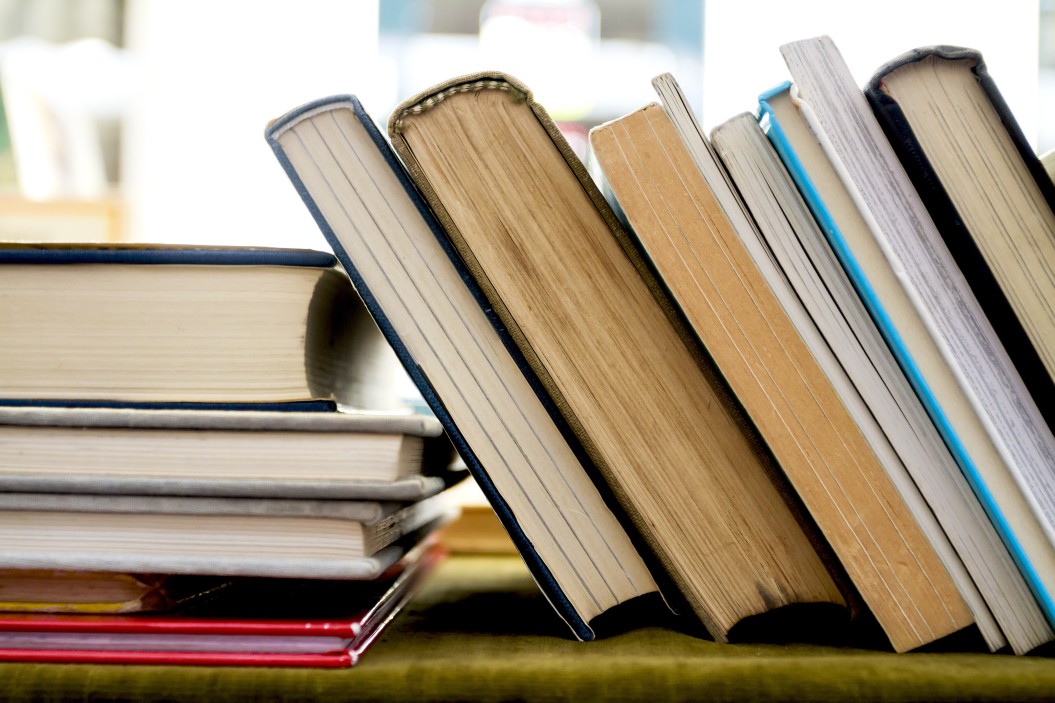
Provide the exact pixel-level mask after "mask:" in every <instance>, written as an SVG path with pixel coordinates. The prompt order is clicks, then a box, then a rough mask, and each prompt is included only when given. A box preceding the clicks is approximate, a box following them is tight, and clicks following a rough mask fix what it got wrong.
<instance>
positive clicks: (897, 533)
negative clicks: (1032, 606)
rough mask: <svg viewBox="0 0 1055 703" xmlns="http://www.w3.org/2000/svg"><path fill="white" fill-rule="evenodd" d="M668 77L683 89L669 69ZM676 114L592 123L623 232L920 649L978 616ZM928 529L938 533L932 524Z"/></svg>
mask: <svg viewBox="0 0 1055 703" xmlns="http://www.w3.org/2000/svg"><path fill="white" fill-rule="evenodd" d="M663 79H665V80H666V81H667V82H668V84H672V86H673V87H674V89H675V90H676V89H677V86H676V83H673V78H672V77H670V76H669V75H667V76H664V77H663ZM678 102H679V103H683V102H684V101H683V100H678ZM677 114H678V115H679V116H680V118H681V119H682V120H684V121H682V122H681V123H680V128H679V127H678V126H676V125H675V119H678V117H675V116H674V113H672V112H670V113H669V112H668V109H667V108H665V107H664V106H663V105H660V104H658V103H655V102H653V103H649V104H647V105H645V106H644V107H641V108H639V109H637V110H634V111H633V112H631V113H629V114H627V115H625V116H623V117H620V118H617V119H615V120H612V121H610V122H607V123H605V124H603V125H600V126H598V127H594V128H593V129H592V130H591V131H590V147H591V149H592V153H593V155H594V158H595V159H596V161H597V163H598V165H599V167H600V169H601V171H602V172H603V175H604V179H605V185H606V190H607V192H608V193H609V197H610V199H611V201H612V202H613V203H614V204H616V205H617V207H618V211H619V212H621V213H622V216H623V217H624V218H625V221H626V227H627V232H628V233H630V235H631V236H633V237H634V238H635V239H636V241H637V243H638V245H639V246H640V248H641V251H642V254H643V256H646V257H648V261H649V262H650V263H651V265H652V266H653V267H655V270H656V272H657V275H658V276H659V277H660V279H661V280H662V281H663V282H664V283H665V285H666V286H667V288H668V289H669V291H670V295H671V298H672V299H673V301H674V303H675V304H676V305H677V306H678V307H679V309H680V310H681V311H682V313H683V314H684V316H685V318H686V320H687V321H688V323H689V324H690V325H691V327H692V330H693V331H694V332H695V334H696V335H697V336H698V337H699V338H700V340H701V342H702V344H703V346H704V347H705V348H706V349H707V351H708V353H709V354H710V356H711V358H712V359H713V360H714V363H715V366H716V367H717V368H718V369H719V370H720V371H721V373H722V376H723V377H724V378H725V379H726V381H727V383H728V384H729V387H730V389H731V391H732V393H734V394H735V395H736V397H737V399H738V400H739V401H740V403H741V405H742V406H743V408H744V411H745V412H746V413H747V415H748V416H749V417H750V418H751V420H752V421H753V422H754V424H755V426H756V427H757V428H758V431H759V434H760V435H761V438H762V440H763V441H765V442H766V444H767V445H768V446H769V448H770V450H771V451H772V452H773V456H774V458H775V459H776V461H777V463H778V464H779V465H780V467H781V469H782V470H783V471H784V473H785V474H786V475H787V477H788V480H789V482H790V484H791V485H792V487H793V488H794V489H795V490H796V491H797V493H798V495H799V496H800V497H801V499H802V502H803V504H804V505H805V507H806V509H807V510H808V511H809V513H810V515H811V516H812V518H813V520H814V521H815V522H816V523H817V526H818V527H819V528H820V531H821V533H822V534H823V535H824V537H825V539H826V540H827V542H828V544H829V545H831V548H832V551H833V552H834V553H835V555H836V557H838V559H839V561H840V562H841V563H842V565H843V567H844V568H845V569H846V572H847V575H848V576H849V578H850V580H851V581H852V582H853V584H854V586H855V587H856V589H857V591H858V592H859V593H860V594H861V597H862V599H863V600H864V602H865V603H866V604H867V605H868V607H869V609H870V610H871V612H872V614H873V615H874V616H875V618H876V619H877V620H878V622H879V624H880V625H881V626H882V628H883V630H884V632H885V633H886V635H887V637H888V638H889V639H890V642H891V645H892V646H893V648H894V649H895V650H896V651H907V650H910V649H916V648H918V647H921V646H923V645H925V644H929V643H931V642H934V641H936V640H938V639H940V638H942V637H945V636H947V635H950V634H952V633H954V632H957V631H959V630H962V629H963V628H965V627H967V626H969V625H971V624H973V623H974V622H975V618H974V616H973V615H972V613H971V610H970V609H969V608H968V606H967V603H966V602H965V600H964V598H963V596H962V595H961V594H960V589H959V588H958V587H957V585H956V583H955V582H954V581H953V579H952V578H951V576H950V574H949V572H948V570H947V569H946V567H945V565H944V564H943V563H942V560H941V559H940V558H939V557H938V554H937V552H936V551H935V546H934V545H933V544H932V539H931V538H930V537H928V535H927V534H925V533H924V532H923V530H922V529H921V528H920V525H919V523H918V522H917V521H916V518H915V516H914V514H913V511H911V510H910V509H909V508H908V506H907V505H906V501H905V499H904V498H903V497H902V493H903V492H904V491H903V490H899V488H902V489H904V488H905V486H904V484H906V483H909V484H910V481H908V479H907V477H905V480H903V481H901V484H900V485H899V484H898V483H895V480H894V479H893V477H892V476H891V475H890V474H888V471H893V470H894V466H893V464H894V463H895V462H894V461H893V460H891V461H885V459H887V458H888V457H887V456H882V457H881V456H880V455H879V454H878V452H877V448H876V446H875V444H874V443H873V442H872V441H871V438H870V437H868V436H866V434H865V432H864V431H863V428H862V427H861V426H859V424H858V422H857V420H858V419H861V418H864V417H865V416H867V413H868V411H867V409H861V410H860V412H853V411H851V410H850V409H849V407H848V401H852V400H855V399H853V398H851V397H850V396H851V395H852V393H853V389H852V386H851V384H850V383H849V381H848V380H846V379H845V374H844V373H843V371H842V369H841V368H840V367H839V361H838V360H837V359H836V358H835V357H834V355H833V354H832V353H831V351H830V349H827V348H826V347H825V346H824V342H823V339H822V338H821V336H820V333H819V332H818V331H817V329H816V327H815V325H814V324H813V322H812V321H811V320H810V318H809V316H808V314H807V313H806V311H805V309H804V308H803V306H802V304H801V303H800V302H799V301H798V300H797V299H796V298H795V297H794V292H793V291H792V290H791V288H790V286H789V285H788V284H787V282H786V281H785V280H783V279H782V277H781V274H780V269H779V267H778V266H777V264H776V263H775V262H774V261H773V259H772V256H771V255H770V254H769V253H768V252H766V251H765V250H764V248H763V246H762V242H761V239H760V237H759V235H758V233H757V231H756V229H755V226H754V224H753V223H752V221H751V220H750V219H748V216H747V215H746V214H745V212H744V210H743V206H742V205H741V203H740V201H739V199H738V196H737V194H736V192H735V191H734V190H733V189H732V188H731V187H730V186H729V185H728V183H727V181H726V176H725V172H724V170H723V168H724V167H723V166H722V164H721V162H720V161H719V160H718V158H717V156H716V155H715V154H714V152H713V150H712V149H711V146H710V144H709V143H708V141H707V139H706V137H705V136H704V135H703V134H702V133H701V132H700V130H699V126H698V124H697V123H696V122H695V119H694V118H692V117H691V116H689V115H687V114H686V113H677ZM856 402H857V403H860V399H859V397H858V398H857V399H856ZM873 434H878V431H876V432H875V433H873ZM901 470H902V471H903V468H901ZM932 536H933V537H937V536H941V537H942V539H944V535H940V530H939V529H937V527H936V526H935V529H934V530H932ZM950 551H951V550H950ZM905 554H910V555H912V558H911V559H905V558H903V555H905ZM971 588H972V589H973V585H971ZM982 607H983V608H984V605H983V606H982Z"/></svg>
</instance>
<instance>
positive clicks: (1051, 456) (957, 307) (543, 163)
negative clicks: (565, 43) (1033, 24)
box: [266, 37, 1055, 653]
mask: <svg viewBox="0 0 1055 703" xmlns="http://www.w3.org/2000/svg"><path fill="white" fill-rule="evenodd" d="M782 53H783V55H784V57H785V59H786V62H787V64H788V67H789V69H790V71H791V75H792V77H793V79H794V83H788V84H786V85H783V86H781V87H780V88H778V89H776V90H773V91H770V92H768V93H766V94H765V95H764V96H763V98H762V101H761V104H760V106H759V109H758V111H757V112H756V113H750V114H744V115H741V116H738V117H734V118H732V119H730V120H729V121H728V122H726V123H724V124H722V125H720V126H719V127H718V128H716V129H715V130H713V131H712V132H711V133H710V134H709V135H708V134H707V133H706V132H705V131H704V130H703V129H702V128H701V127H700V125H699V124H698V122H697V121H696V118H695V116H694V115H693V113H692V111H691V109H690V108H689V106H688V104H687V103H686V101H685V99H684V97H683V96H682V94H681V92H680V90H679V88H678V85H677V83H676V81H675V80H674V78H673V77H672V76H669V75H664V76H660V77H658V78H657V79H656V80H655V81H654V87H655V89H656V91H657V94H658V97H659V101H658V102H656V103H651V104H649V105H646V106H643V107H642V108H641V109H639V110H636V111H634V112H632V113H630V114H628V115H626V116H624V117H622V118H620V119H617V120H614V121H612V122H610V123H608V124H605V125H601V126H599V127H597V128H595V129H594V130H593V131H592V132H591V134H590V147H591V151H590V163H591V167H592V168H591V170H588V169H587V167H586V166H585V165H584V164H583V163H582V162H581V161H580V159H579V158H578V156H577V155H576V154H575V153H574V152H573V151H572V149H571V148H570V147H569V144H568V142H567V141H566V140H565V139H564V137H563V136H562V135H561V133H560V131H559V130H558V128H557V127H556V125H555V124H554V123H553V121H552V120H551V119H550V117H549V116H548V114H547V113H546V111H545V109H544V108H543V106H541V105H539V104H538V103H537V102H535V101H534V100H533V98H532V95H531V92H530V90H529V89H528V87H527V86H525V85H523V84H522V83H520V82H519V81H517V80H516V79H515V78H513V77H510V76H508V75H505V74H502V73H499V72H485V73H478V74H474V75H469V76H463V77H458V78H455V79H452V80H450V81H448V82H446V83H443V84H441V85H437V86H435V87H433V88H430V89H428V90H426V91H424V92H422V93H420V94H419V95H416V96H414V97H412V98H410V99H409V100H407V101H405V102H404V103H403V104H401V105H400V106H398V107H397V108H396V109H395V111H394V112H393V113H392V115H391V116H390V118H389V120H388V135H387V138H386V136H385V135H384V134H382V132H381V131H380V129H378V127H377V126H376V125H375V124H374V122H373V121H372V119H371V118H370V116H369V115H367V114H366V113H365V112H364V110H363V108H362V106H361V105H360V104H359V102H358V101H357V100H356V98H355V97H353V96H336V97H331V98H323V99H320V100H318V101H315V102H312V103H310V104H306V105H304V106H301V107H299V108H297V109H295V110H293V111H291V112H289V113H288V114H286V115H285V116H283V117H281V118H280V119H278V120H276V121H274V122H273V123H272V124H270V125H269V126H268V128H267V131H266V138H267V140H268V142H269V143H270V145H271V147H272V149H273V150H274V152H275V154H276V156H277V157H278V160H279V162H280V164H281V165H282V167H283V168H284V169H285V171H286V172H287V174H288V175H289V177H290V179H291V180H292V182H293V184H294V186H295V188H296V190H297V191H298V193H299V194H300V196H301V198H302V199H303V201H304V202H305V204H306V206H307V207H308V209H309V210H310V211H311V213H312V214H313V215H314V217H315V219H316V221H317V222H318V224H319V226H320V228H321V230H322V232H323V234H324V235H325V236H326V237H327V239H328V241H329V242H330V244H331V245H332V246H333V249H334V251H335V252H336V254H337V257H338V259H339V260H340V262H341V264H342V265H343V266H344V268H345V270H346V271H347V272H348V274H349V276H350V277H351V279H352V280H353V282H354V284H355V286H356V288H357V290H358V291H359V292H360V293H361V294H362V296H363V299H364V301H365V302H366V305H367V308H368V309H369V311H370V313H371V314H372V315H373V317H374V319H375V320H376V321H377V322H378V325H379V326H380V328H381V329H382V331H383V332H384V334H385V336H386V338H387V340H388V342H389V343H390V344H391V346H392V348H393V349H394V350H395V351H396V353H397V355H398V356H399V358H400V359H401V360H402V361H403V363H404V365H405V367H406V368H407V370H408V372H409V373H410V374H411V376H412V377H413V379H414V380H415V381H416V383H417V384H418V386H419V388H420V389H421V390H422V393H423V395H424V397H425V399H426V400H427V402H428V403H429V405H430V406H431V408H432V409H433V411H434V412H435V414H436V416H437V417H438V418H439V419H440V421H441V422H442V423H443V424H444V426H445V427H446V429H447V432H448V434H449V435H450V436H451V438H452V439H453V441H454V443H455V445H456V447H457V448H458V450H459V452H460V453H461V455H462V457H463V458H464V459H465V462H466V464H467V465H468V467H469V469H470V470H471V471H472V473H473V474H474V475H475V477H476V479H477V481H478V483H479V484H480V486H481V487H482V488H483V489H484V491H485V493H486V494H487V495H488V497H489V499H490V500H491V502H492V505H493V507H494V509H495V511H496V513H497V514H498V516H499V518H500V519H501V520H502V522H503V524H504V525H505V526H506V528H507V530H508V532H509V533H510V536H511V537H512V539H513V541H514V543H515V544H516V545H517V547H518V549H519V550H520V552H521V554H522V555H523V557H524V559H525V560H526V562H527V564H528V566H529V568H530V569H531V570H532V573H533V575H534V577H535V579H536V581H537V582H538V583H539V585H540V587H541V588H542V589H543V591H544V592H545V593H546V595H547V597H548V598H549V600H550V601H551V602H552V603H553V604H554V606H555V607H556V609H557V610H558V612H559V613H560V614H561V616H562V617H563V618H564V619H565V620H566V621H567V622H568V624H569V626H570V627H571V629H572V631H573V632H574V633H575V635H576V636H578V637H579V638H581V639H591V638H593V637H594V636H595V632H594V621H595V619H596V618H597V617H598V616H600V615H602V614H604V613H607V612H609V611H611V610H613V609H614V608H615V607H616V606H617V605H619V604H621V603H624V602H626V601H629V600H632V599H636V598H637V597H639V596H646V595H648V594H654V593H657V592H658V593H662V594H663V595H664V596H665V597H666V600H667V602H668V603H670V604H672V605H673V606H674V607H675V608H677V609H679V610H682V611H684V612H685V613H686V614H691V615H692V616H693V617H695V618H696V619H698V621H699V622H700V623H701V624H702V626H703V627H704V628H705V629H706V630H707V632H708V633H709V634H710V636H712V637H714V638H715V639H716V640H719V641H728V640H730V639H736V638H737V637H738V634H739V633H743V632H751V633H758V632H759V631H760V630H759V628H758V627H753V626H752V627H744V626H745V625H747V624H757V623H758V622H760V621H759V619H758V618H757V617H755V616H763V620H762V621H761V622H765V620H764V618H765V616H766V614H773V615H776V614H777V613H780V612H786V611H788V610H789V609H791V606H796V607H798V608H803V607H805V608H807V609H808V611H809V612H811V613H813V614H814V615H816V616H817V617H820V614H822V613H823V614H833V613H834V614H835V617H836V618H839V617H844V616H847V615H848V616H849V617H850V618H852V619H853V620H854V621H859V622H866V621H872V622H874V623H875V624H877V625H878V626H879V628H880V629H881V631H882V632H883V633H884V635H885V637H886V639H887V640H888V646H889V647H890V648H892V649H894V650H896V651H899V652H901V651H908V650H913V649H917V648H919V647H923V646H925V645H933V644H934V643H939V642H940V641H942V640H944V639H945V638H948V637H950V636H953V635H955V634H957V633H959V634H961V635H962V634H964V633H965V632H967V631H969V630H972V629H973V631H974V633H975V635H976V636H977V638H978V640H979V641H980V642H984V646H986V647H987V648H988V649H990V650H993V651H996V650H1002V649H1005V648H1009V649H1010V650H1011V651H1014V652H1015V653H1025V652H1029V651H1032V650H1034V649H1036V648H1037V647H1039V646H1040V645H1042V644H1045V643H1047V642H1050V641H1052V640H1053V639H1055V631H1053V629H1052V628H1053V625H1055V607H1053V601H1052V593H1055V509H1053V508H1052V496H1055V485H1053V484H1055V439H1053V436H1052V431H1051V424H1050V422H1051V419H1052V411H1051V404H1052V402H1053V401H1052V399H1053V398H1055V394H1052V393H1051V390H1052V375H1051V372H1052V370H1053V369H1055V363H1053V362H1052V354H1051V349H1050V347H1051V345H1052V344H1053V343H1055V315H1053V314H1052V310H1051V307H1050V301H1052V300H1055V290H1053V285H1055V277H1053V276H1052V273H1051V272H1052V270H1053V269H1055V251H1053V248H1055V238H1053V237H1055V214H1053V210H1052V206H1053V205H1055V188H1053V186H1052V184H1051V181H1050V180H1048V178H1047V176H1046V175H1045V174H1044V171H1043V168H1042V166H1041V165H1040V163H1039V161H1038V159H1037V158H1036V156H1035V155H1034V154H1033V153H1032V152H1031V151H1030V150H1029V147H1028V145H1027V142H1026V140H1025V139H1024V137H1023V136H1022V134H1021V131H1020V130H1019V129H1018V128H1017V126H1016V125H1015V123H1014V119H1013V117H1012V116H1011V113H1010V111H1009V110H1008V109H1007V107H1006V105H1005V104H1004V103H1003V101H1002V100H1001V99H1000V96H999V92H998V91H997V89H996V87H995V85H994V83H993V81H992V79H991V78H990V77H989V76H988V75H987V73H986V71H985V67H984V64H983V63H982V61H981V57H980V56H978V55H977V53H975V52H970V51H965V50H957V49H951V48H948V47H937V48H934V49H928V50H921V51H917V52H913V53H911V54H910V55H907V56H904V57H899V58H898V59H897V60H895V61H894V62H893V63H891V64H890V65H889V66H885V67H883V68H882V69H881V71H880V73H879V74H878V75H877V77H876V78H875V80H873V82H872V83H870V84H869V86H868V88H867V90H866V91H863V90H862V89H860V88H859V87H857V85H856V84H855V83H854V81H853V79H852V76H851V75H850V73H849V71H848V69H847V68H846V66H845V64H844V63H843V60H842V58H841V56H840V55H839V53H838V51H837V50H836V48H835V47H834V45H833V43H832V42H831V41H830V40H829V39H828V38H825V37H822V38H817V39H810V40H805V41H802V42H796V43H792V44H789V45H787V46H785V47H782ZM866 614H868V615H867V616H866ZM811 617H812V616H811ZM775 620H776V618H774V621H775ZM814 622H815V623H816V622H817V621H814ZM937 646H940V644H939V645H937Z"/></svg>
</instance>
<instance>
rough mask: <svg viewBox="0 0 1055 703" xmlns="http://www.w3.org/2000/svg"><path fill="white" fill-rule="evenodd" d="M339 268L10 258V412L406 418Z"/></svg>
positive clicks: (303, 263)
mask: <svg viewBox="0 0 1055 703" xmlns="http://www.w3.org/2000/svg"><path fill="white" fill-rule="evenodd" d="M336 264H337V261H336V259H334V257H333V255H332V254H329V253H326V252H319V251H310V250H299V249H263V248H253V247H242V248H234V247H204V246H168V245H150V244H119V245H118V244H100V245H61V244H5V245H2V246H0V301H3V304H2V305H0V329H3V330H4V334H3V336H2V337H0V403H3V404H22V405H26V404H54V405H63V404H86V405H122V404H124V405H147V406H149V405H159V404H160V405H171V404H189V405H194V406H202V405H205V406H209V405H217V404H219V405H224V404H236V405H242V404H279V403H295V402H302V403H303V402H314V405H311V406H309V408H313V407H320V406H321V407H325V408H328V409H332V408H333V407H334V406H335V405H342V406H347V407H354V408H369V409H373V410H388V411H393V410H397V409H399V407H400V405H401V399H400V398H399V394H398V389H397V388H398V382H399V378H400V375H399V374H401V373H402V372H401V371H400V369H399V366H398V363H397V362H396V359H395V357H394V355H393V354H392V351H391V349H390V348H389V347H388V345H387V344H385V341H384V338H383V337H382V336H381V335H380V334H379V333H378V331H377V328H376V325H374V323H373V321H372V320H371V319H370V316H369V314H367V312H366V309H365V308H364V307H363V305H362V302H361V301H360V300H359V299H358V297H357V295H356V293H355V289H354V288H353V287H352V286H351V284H350V283H349V281H348V280H347V278H346V277H345V276H344V275H343V274H342V273H341V272H340V270H339V269H338V268H337V267H336Z"/></svg>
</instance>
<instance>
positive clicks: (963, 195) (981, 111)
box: [865, 46, 1055, 426]
mask: <svg viewBox="0 0 1055 703" xmlns="http://www.w3.org/2000/svg"><path fill="white" fill-rule="evenodd" d="M865 96H866V97H867V98H868V100H869V103H870V104H871V105H872V110H873V112H874V113H875V116H876V118H877V119H878V120H879V124H880V125H881V126H882V127H883V130H884V131H885V132H886V135H887V137H888V138H889V140H890V144H891V146H892V147H893V148H894V151H895V152H896V153H897V155H898V158H900V159H901V163H902V165H903V166H904V167H905V171H906V172H907V173H908V175H909V177H910V178H911V179H912V183H913V185H915V187H916V190H917V191H918V192H919V194H920V198H921V199H922V200H923V203H924V204H925V205H926V206H927V209H928V210H929V211H930V214H931V217H933V218H934V224H935V225H937V227H938V230H939V231H940V232H941V235H942V237H943V238H944V240H945V245H946V246H947V247H948V248H949V251H950V252H951V253H952V255H953V257H954V258H955V259H956V263H957V265H958V266H959V267H960V269H961V270H962V271H963V272H964V276H965V277H966V279H967V282H968V283H969V284H970V285H971V288H972V290H973V291H974V294H975V297H976V298H977V299H978V303H979V304H980V305H981V306H982V309H983V310H984V311H985V313H986V316H987V317H988V318H989V321H990V323H991V324H992V325H993V329H994V330H995V331H996V333H997V335H998V336H999V337H1000V340H1001V341H1002V342H1003V345H1004V348H1005V349H1006V350H1007V353H1008V354H1009V355H1010V357H1011V359H1012V361H1013V362H1014V363H1015V366H1016V368H1017V369H1018V372H1019V374H1021V376H1022V380H1023V381H1024V382H1025V384H1026V387H1027V388H1028V390H1029V392H1030V394H1031V395H1032V397H1033V400H1034V402H1036V404H1037V407H1038V408H1039V409H1040V411H1041V414H1042V415H1043V416H1044V419H1045V420H1046V421H1047V423H1048V424H1049V425H1051V426H1055V210H1053V209H1052V208H1053V206H1055V185H1053V184H1052V182H1051V179H1050V178H1049V177H1048V175H1047V172H1046V171H1045V170H1044V167H1043V165H1042V164H1041V163H1040V159H1038V158H1037V155H1036V153H1035V152H1034V151H1033V147H1032V146H1031V145H1030V143H1029V141H1028V140H1027V139H1026V136H1025V134H1023V132H1022V129H1021V127H1019V125H1018V122H1017V121H1016V119H1015V116H1014V114H1013V113H1012V112H1011V110H1010V108H1009V107H1008V105H1007V103H1006V102H1004V99H1003V97H1002V96H1001V94H1000V90H999V88H998V87H997V84H996V81H995V80H993V77H992V76H991V75H990V74H989V71H988V69H987V67H986V64H985V61H983V59H982V55H981V54H980V53H979V52H977V51H974V50H971V49H966V48H963V47H955V46H932V47H923V48H920V49H915V50H913V51H910V52H907V53H905V54H902V55H901V56H898V57H896V58H894V59H892V60H891V61H890V62H889V63H887V64H885V65H884V66H882V67H880V69H879V70H878V71H877V72H876V74H875V75H874V76H873V77H872V79H871V80H870V81H869V82H868V85H867V86H866V88H865Z"/></svg>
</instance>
